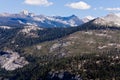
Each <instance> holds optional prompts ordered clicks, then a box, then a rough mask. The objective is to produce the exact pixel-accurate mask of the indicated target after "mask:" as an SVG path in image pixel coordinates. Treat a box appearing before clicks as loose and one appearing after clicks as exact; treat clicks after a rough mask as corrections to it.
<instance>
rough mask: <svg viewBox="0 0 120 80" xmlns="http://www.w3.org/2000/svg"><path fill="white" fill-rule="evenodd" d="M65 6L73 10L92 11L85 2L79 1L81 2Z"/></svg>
mask: <svg viewBox="0 0 120 80" xmlns="http://www.w3.org/2000/svg"><path fill="white" fill-rule="evenodd" d="M65 6H67V7H70V8H73V9H79V10H86V9H90V8H91V6H90V5H89V4H87V3H85V2H83V1H79V2H73V3H70V4H66V5H65Z"/></svg>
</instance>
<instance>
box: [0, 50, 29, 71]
mask: <svg viewBox="0 0 120 80" xmlns="http://www.w3.org/2000/svg"><path fill="white" fill-rule="evenodd" d="M1 53H4V54H1ZM1 53H0V54H1V55H0V65H1V68H4V69H6V70H9V71H12V70H15V69H17V68H22V67H23V66H25V65H27V64H28V61H26V60H25V58H24V57H21V56H20V55H19V54H18V53H17V52H13V51H6V52H1Z"/></svg>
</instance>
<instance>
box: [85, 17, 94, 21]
mask: <svg viewBox="0 0 120 80" xmlns="http://www.w3.org/2000/svg"><path fill="white" fill-rule="evenodd" d="M85 18H87V19H89V20H93V19H94V18H95V17H93V16H86V17H85Z"/></svg>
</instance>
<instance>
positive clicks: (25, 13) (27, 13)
mask: <svg viewBox="0 0 120 80" xmlns="http://www.w3.org/2000/svg"><path fill="white" fill-rule="evenodd" d="M20 13H21V14H22V15H29V11H28V10H23V11H22V12H20Z"/></svg>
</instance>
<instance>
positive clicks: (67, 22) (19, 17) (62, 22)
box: [0, 10, 91, 28]
mask: <svg viewBox="0 0 120 80" xmlns="http://www.w3.org/2000/svg"><path fill="white" fill-rule="evenodd" d="M89 20H91V18H89V17H86V18H84V19H80V18H78V17H77V16H75V15H71V16H68V17H61V16H44V15H35V14H34V13H29V12H28V11H27V10H24V11H22V12H20V13H18V14H9V13H2V14H0V25H2V26H24V25H36V26H39V27H44V28H50V27H74V26H79V25H81V24H84V23H85V22H88V21H89Z"/></svg>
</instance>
